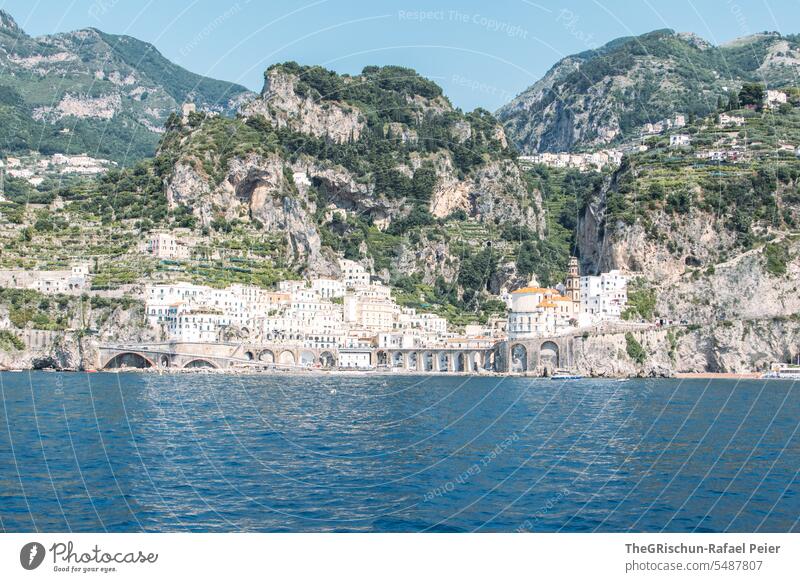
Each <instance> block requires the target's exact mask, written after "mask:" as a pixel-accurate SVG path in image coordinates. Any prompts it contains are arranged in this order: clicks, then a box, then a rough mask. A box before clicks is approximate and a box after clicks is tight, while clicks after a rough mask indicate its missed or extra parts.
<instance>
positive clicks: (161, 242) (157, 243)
mask: <svg viewBox="0 0 800 582" xmlns="http://www.w3.org/2000/svg"><path fill="white" fill-rule="evenodd" d="M140 250H141V251H142V252H145V253H149V254H151V255H153V256H154V257H158V258H159V259H188V258H189V255H190V254H191V247H190V246H189V245H188V244H186V243H185V242H183V241H181V240H179V239H177V238H176V237H175V236H174V235H173V234H172V233H169V232H153V233H151V234H150V236H149V237H148V238H147V240H145V241H144V242H143V243H142V245H141V247H140Z"/></svg>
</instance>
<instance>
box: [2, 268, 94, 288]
mask: <svg viewBox="0 0 800 582" xmlns="http://www.w3.org/2000/svg"><path fill="white" fill-rule="evenodd" d="M0 287H7V288H11V289H32V290H34V291H38V292H39V293H44V294H47V295H52V294H56V293H63V294H66V295H79V294H81V293H83V292H85V291H87V290H88V289H89V288H90V287H91V278H90V275H89V263H85V262H77V263H73V264H72V265H70V268H69V269H57V270H50V271H47V270H34V269H3V270H0Z"/></svg>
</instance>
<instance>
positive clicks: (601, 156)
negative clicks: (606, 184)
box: [519, 149, 623, 172]
mask: <svg viewBox="0 0 800 582" xmlns="http://www.w3.org/2000/svg"><path fill="white" fill-rule="evenodd" d="M622 155H623V152H622V151H621V150H617V149H607V150H598V151H596V152H591V153H583V154H580V153H579V154H573V153H570V152H557V153H553V152H542V153H539V154H534V155H532V156H520V157H519V161H520V163H522V164H523V165H532V164H543V165H545V166H548V167H551V168H575V169H577V170H580V171H582V172H585V171H588V170H602V169H603V168H605V167H617V166H619V165H620V163H621V162H622Z"/></svg>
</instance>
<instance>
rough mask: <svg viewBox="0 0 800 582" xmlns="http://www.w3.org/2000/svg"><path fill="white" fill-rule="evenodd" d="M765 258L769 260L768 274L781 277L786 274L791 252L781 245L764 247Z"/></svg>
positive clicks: (767, 265)
mask: <svg viewBox="0 0 800 582" xmlns="http://www.w3.org/2000/svg"><path fill="white" fill-rule="evenodd" d="M764 257H765V258H766V259H767V264H766V269H767V273H769V274H770V275H774V276H776V277H780V276H782V275H785V274H786V263H787V262H788V261H789V252H788V251H787V250H786V247H784V246H783V245H780V244H768V245H765V246H764Z"/></svg>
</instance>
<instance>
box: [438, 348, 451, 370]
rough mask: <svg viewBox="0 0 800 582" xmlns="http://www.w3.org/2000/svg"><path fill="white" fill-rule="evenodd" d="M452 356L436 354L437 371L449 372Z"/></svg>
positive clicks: (443, 353) (442, 353)
mask: <svg viewBox="0 0 800 582" xmlns="http://www.w3.org/2000/svg"><path fill="white" fill-rule="evenodd" d="M451 357H452V356H450V354H448V353H447V352H439V353H438V354H436V369H437V370H439V371H440V372H447V371H448V370H449V366H450V358H451Z"/></svg>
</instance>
